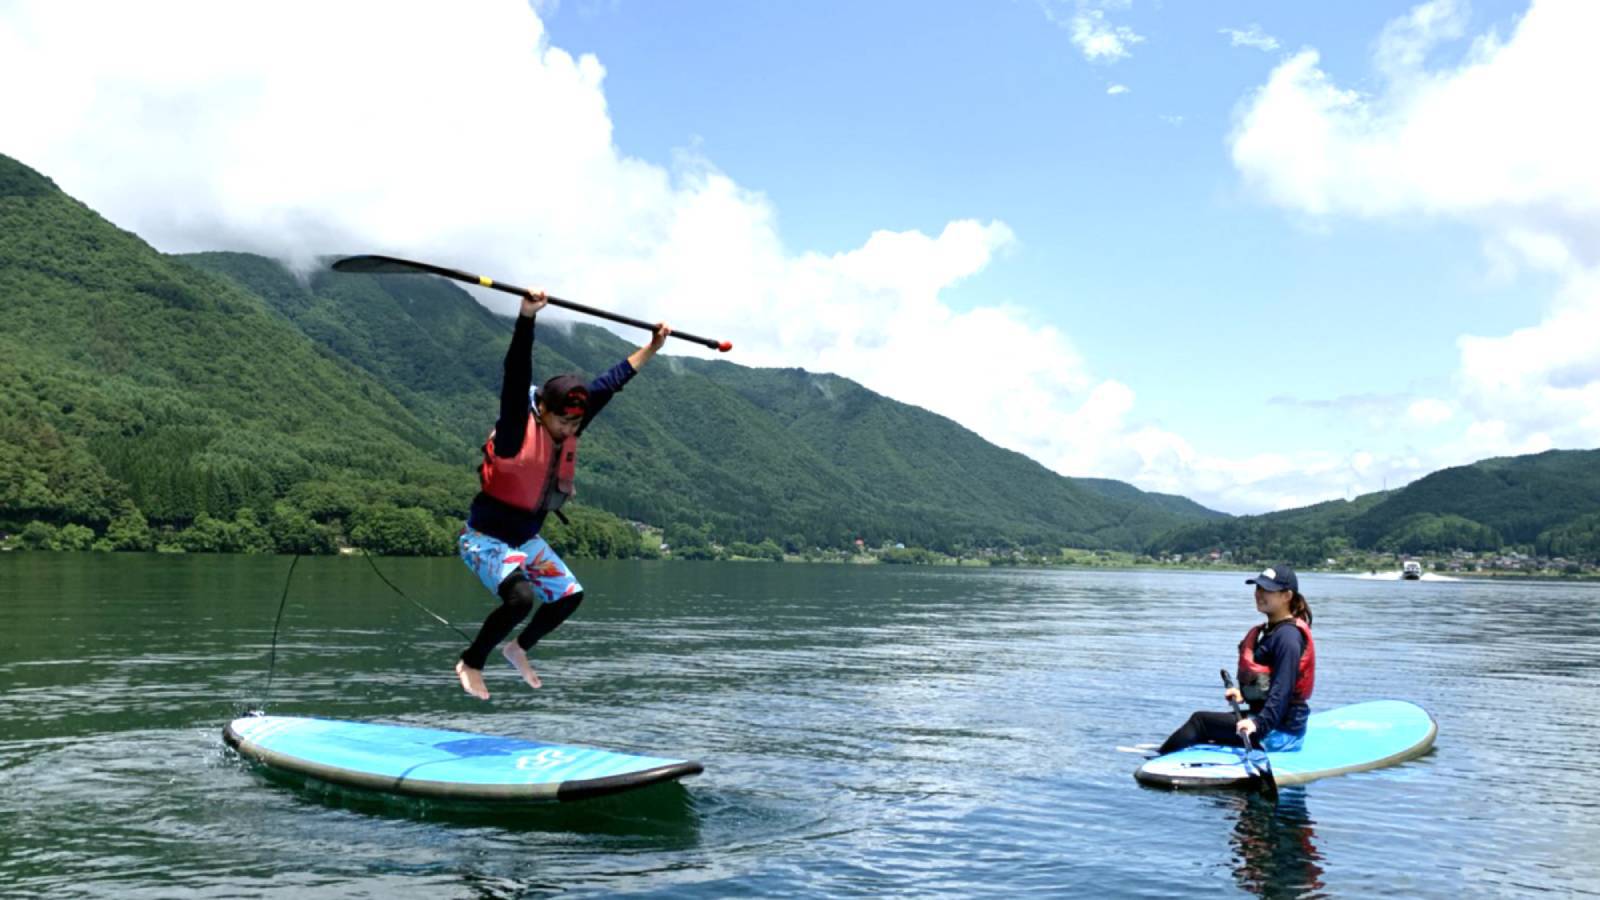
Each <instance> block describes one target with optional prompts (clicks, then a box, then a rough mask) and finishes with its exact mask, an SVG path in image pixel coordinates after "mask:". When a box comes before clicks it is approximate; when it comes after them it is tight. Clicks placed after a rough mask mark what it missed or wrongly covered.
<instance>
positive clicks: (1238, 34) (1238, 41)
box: [1217, 24, 1278, 53]
mask: <svg viewBox="0 0 1600 900" xmlns="http://www.w3.org/2000/svg"><path fill="white" fill-rule="evenodd" d="M1217 33H1218V34H1225V35H1227V36H1228V40H1229V41H1230V42H1231V43H1232V45H1233V46H1235V47H1254V48H1255V49H1257V50H1260V51H1262V52H1265V53H1271V52H1272V51H1273V50H1276V49H1278V39H1277V38H1275V37H1273V36H1272V35H1270V34H1267V33H1266V32H1264V31H1262V30H1261V26H1260V25H1256V24H1251V25H1250V26H1248V27H1246V28H1244V29H1243V30H1240V29H1238V28H1219V29H1217Z"/></svg>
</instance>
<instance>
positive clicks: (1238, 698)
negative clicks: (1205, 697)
mask: <svg viewBox="0 0 1600 900" xmlns="http://www.w3.org/2000/svg"><path fill="white" fill-rule="evenodd" d="M1222 699H1224V700H1226V701H1228V702H1229V703H1243V702H1244V695H1243V694H1241V693H1239V689H1238V688H1236V687H1231V688H1228V689H1227V690H1225V691H1223V692H1222Z"/></svg>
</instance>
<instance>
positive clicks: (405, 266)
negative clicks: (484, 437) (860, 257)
mask: <svg viewBox="0 0 1600 900" xmlns="http://www.w3.org/2000/svg"><path fill="white" fill-rule="evenodd" d="M333 268H334V270H335V271H339V272H369V273H384V274H392V275H399V274H406V273H407V272H408V271H409V272H414V273H426V274H429V275H438V276H441V277H443V278H450V279H453V280H455V281H460V282H464V283H466V284H475V285H478V286H479V287H486V288H492V289H494V290H497V291H504V292H505V293H507V294H516V295H517V296H519V297H529V296H533V295H534V292H533V291H530V290H528V289H527V288H525V287H518V286H517V285H514V284H507V283H505V282H503V281H496V280H494V279H493V278H489V277H487V276H484V275H473V274H471V273H470V272H463V271H461V270H459V269H447V268H445V267H444V266H436V265H433V264H432V263H423V262H415V261H413V260H409V259H399V258H397V257H393V256H349V257H345V258H344V259H341V260H338V261H337V262H335V263H334V264H333ZM544 296H545V299H546V300H548V301H549V302H550V304H551V305H552V306H559V307H561V308H562V309H570V310H572V311H573V312H579V313H583V314H584V315H586V316H594V317H595V318H598V319H605V320H606V321H608V322H616V323H618V324H621V325H632V326H633V327H635V328H643V329H644V330H645V331H655V330H656V325H655V323H653V322H646V321H644V320H643V319H635V318H633V317H632V316H625V315H622V314H621V313H614V312H610V311H608V310H604V309H596V308H595V307H593V306H588V305H585V304H582V303H578V302H575V301H572V300H563V299H561V298H560V297H553V296H551V295H549V294H545V295H544ZM670 336H671V337H675V338H678V339H679V340H684V341H690V342H693V343H696V344H700V345H702V346H705V347H710V348H711V349H713V350H719V351H721V352H723V353H726V352H728V351H729V350H732V349H733V344H731V343H729V342H727V341H714V340H712V339H711V338H706V337H701V336H699V335H697V334H690V333H689V332H687V331H678V330H677V329H673V331H672V334H671V335H670Z"/></svg>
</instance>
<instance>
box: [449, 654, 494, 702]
mask: <svg viewBox="0 0 1600 900" xmlns="http://www.w3.org/2000/svg"><path fill="white" fill-rule="evenodd" d="M456 677H458V678H460V679H461V689H462V690H464V691H466V692H467V693H469V694H471V695H472V696H474V697H477V698H478V699H479V700H487V699H489V689H488V688H486V687H484V686H483V672H482V670H480V669H474V668H472V667H471V666H469V665H467V664H466V663H465V662H462V661H461V660H459V659H458V660H456Z"/></svg>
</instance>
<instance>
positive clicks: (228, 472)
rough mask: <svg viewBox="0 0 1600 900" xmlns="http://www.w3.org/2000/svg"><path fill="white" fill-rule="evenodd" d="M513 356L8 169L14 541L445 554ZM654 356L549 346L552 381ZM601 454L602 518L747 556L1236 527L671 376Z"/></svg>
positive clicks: (413, 309)
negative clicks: (150, 531) (417, 548)
mask: <svg viewBox="0 0 1600 900" xmlns="http://www.w3.org/2000/svg"><path fill="white" fill-rule="evenodd" d="M509 336H510V322H509V320H507V319H504V318H501V317H498V316H495V315H493V314H491V313H490V312H488V311H487V310H486V309H484V308H483V307H482V306H481V305H479V304H478V303H477V302H475V301H474V300H473V299H472V297H471V296H470V295H468V294H467V293H466V292H464V291H462V290H460V289H459V288H457V287H456V286H455V285H453V284H450V283H448V282H445V281H441V280H437V279H431V278H420V277H406V276H351V275H336V274H334V273H331V272H327V271H322V272H317V273H313V274H312V275H311V276H310V277H309V278H306V279H301V278H297V277H295V276H294V275H293V274H291V273H289V272H288V271H286V270H285V269H284V268H283V267H282V266H280V265H279V264H277V263H275V262H273V261H270V260H267V259H264V258H261V257H256V256H251V255H248V254H237V253H204V254H195V255H190V256H182V257H172V256H166V255H163V254H161V253H159V252H157V251H155V250H154V249H152V248H151V247H149V246H148V245H146V244H145V243H144V242H142V241H140V240H139V239H138V238H137V237H136V236H135V235H132V234H129V233H127V232H124V231H121V230H119V229H117V228H115V227H114V226H112V225H111V224H110V223H108V222H106V221H105V220H103V219H102V218H100V217H99V216H98V215H96V214H95V213H94V212H93V211H92V210H89V209H88V208H87V207H85V206H83V205H82V204H81V203H78V202H77V201H75V200H73V199H71V198H70V197H68V196H66V195H65V194H63V193H62V192H61V191H60V190H58V189H57V188H56V186H55V185H54V184H53V183H51V182H50V181H49V180H48V179H47V178H45V177H44V176H42V175H40V174H38V173H36V172H34V171H32V170H31V169H28V168H27V167H26V166H23V165H21V164H20V163H17V162H15V161H14V160H11V159H8V158H6V157H3V156H0V438H3V441H0V528H12V529H15V528H17V527H19V526H21V525H23V524H26V523H27V522H29V521H32V520H40V521H44V522H50V523H54V524H57V525H60V524H65V523H79V524H85V525H89V526H91V527H93V528H95V529H96V530H99V529H101V528H103V527H104V526H105V525H106V523H108V522H109V521H111V520H112V519H114V518H115V517H117V516H118V515H126V514H127V513H128V511H129V510H136V511H137V512H138V514H139V515H140V516H142V517H147V518H148V519H149V520H150V522H151V523H154V524H158V525H171V526H185V525H189V524H191V523H193V522H195V521H196V520H197V519H200V518H202V517H217V518H221V519H227V518H230V517H233V516H235V515H237V514H239V511H240V510H241V509H249V510H254V511H255V512H256V513H260V514H264V512H265V511H266V510H269V509H275V510H277V514H278V515H280V516H282V515H294V514H303V515H306V516H312V517H315V518H316V519H317V520H318V521H322V522H328V521H339V520H342V518H347V517H350V516H351V515H353V514H354V513H356V512H357V511H359V510H360V509H362V508H366V507H370V506H373V505H382V506H392V507H403V508H409V509H418V510H421V511H424V512H426V513H427V514H428V515H431V516H433V517H436V519H437V521H438V522H439V523H440V527H441V528H443V527H445V526H446V525H447V524H448V523H447V522H446V520H447V519H448V518H449V517H450V516H452V515H456V516H459V515H460V514H461V513H462V512H463V511H464V509H465V506H466V503H467V500H468V499H469V498H470V497H471V495H472V493H473V490H474V489H475V479H474V476H473V468H472V467H473V463H474V460H475V459H476V456H477V453H478V447H479V446H481V443H482V441H483V438H484V435H485V433H486V432H487V430H488V428H489V425H490V424H491V422H492V419H493V417H494V413H495V399H496V395H497V391H498V385H499V380H500V367H501V363H502V360H503V358H504V354H505V349H506V344H507V342H508V339H509ZM632 346H633V345H631V344H629V343H627V342H625V341H623V340H621V339H619V338H617V337H615V336H614V335H612V334H610V333H609V332H606V331H604V330H602V329H599V328H595V327H592V326H578V327H575V328H570V329H563V328H559V327H555V326H552V325H545V326H542V327H541V328H540V329H539V333H538V346H537V349H536V351H535V372H536V377H541V378H542V377H544V376H547V375H548V374H551V373H553V372H557V371H567V370H577V371H583V372H587V373H591V374H592V373H597V372H599V371H601V370H603V369H604V368H606V367H607V366H609V365H611V364H612V363H613V362H615V361H616V360H617V359H619V358H621V357H622V356H624V355H626V354H627V353H628V352H629V351H630V350H631V349H632ZM583 456H584V462H583V466H582V472H581V473H580V482H579V484H580V492H581V493H580V499H581V500H582V501H583V502H584V503H585V504H587V505H589V506H590V507H597V508H599V509H602V510H607V511H609V512H611V513H614V514H616V515H619V516H624V517H627V518H631V519H637V520H643V521H646V522H650V523H652V524H655V525H658V526H669V525H688V526H697V527H702V528H703V529H705V530H708V531H709V532H710V534H711V535H712V536H714V537H716V538H718V539H721V540H749V541H755V540H759V539H761V538H764V537H771V538H775V539H778V540H780V541H788V542H790V543H800V544H805V545H813V544H815V545H821V546H845V545H847V544H849V543H850V542H852V541H854V540H855V539H857V538H861V539H863V540H866V541H867V542H869V543H873V544H877V543H880V542H883V541H887V540H901V541H904V542H906V543H908V544H913V545H921V546H927V547H932V548H935V549H946V550H958V549H961V548H964V547H984V546H1007V545H1012V546H1037V547H1058V546H1063V545H1070V546H1079V547H1090V548H1121V549H1136V548H1139V547H1141V546H1143V545H1144V544H1145V543H1147V542H1148V541H1149V540H1151V539H1152V538H1153V537H1154V536H1155V535H1157V534H1159V533H1163V532H1167V531H1170V530H1172V529H1173V528H1174V527H1176V526H1180V525H1182V524H1185V523H1190V522H1200V521H1206V520H1211V519H1215V518H1217V517H1218V516H1220V515H1221V514H1219V513H1215V512H1213V511H1211V510H1206V509H1204V508H1203V507H1200V506H1198V505H1196V504H1193V503H1191V502H1189V501H1186V500H1183V499H1182V498H1178V497H1171V496H1167V495H1158V494H1146V493H1144V492H1142V491H1139V490H1138V489H1136V488H1134V487H1132V486H1131V485H1125V484H1121V483H1120V482H1111V481H1104V480H1099V479H1088V480H1080V479H1070V478H1064V477H1062V476H1060V475H1057V474H1055V473H1053V472H1050V471H1049V470H1047V469H1045V468H1044V467H1043V466H1040V465H1038V464H1037V463H1034V462H1032V461H1031V460H1028V459H1027V458H1025V457H1023V456H1021V455H1019V454H1016V453H1012V452H1010V451H1006V450H1001V449H999V448H996V447H994V446H992V445H990V444H988V443H987V442H985V441H984V440H983V439H982V438H980V437H978V436H977V435H976V434H974V433H972V432H971V431H969V430H967V429H965V428H963V427H961V426H960V425H958V424H956V423H954V422H951V421H950V420H948V419H945V418H943V417H940V416H937V415H934V414H932V413H929V412H927V411H925V410H921V409H918V408H916V407H911V406H907V405H905V404H901V403H897V402H895V401H892V400H888V399H887V398H884V397H881V396H879V395H877V394H874V393H872V392H871V391H868V390H866V389H865V388H863V387H861V386H860V385H858V384H855V383H854V382H851V381H849V380H847V379H843V378H839V377H837V376H832V375H819V374H812V373H807V372H804V371H801V370H794V369H791V370H773V369H750V368H745V367H742V366H737V365H733V364H730V363H726V362H722V361H709V360H698V359H686V358H680V357H671V356H663V357H661V358H658V360H657V361H656V362H654V363H653V364H652V365H651V366H650V367H649V368H647V369H646V371H645V372H644V373H643V375H641V377H639V378H638V379H636V380H635V381H634V382H633V383H631V384H630V385H629V386H628V388H627V389H626V391H625V392H624V393H623V395H622V396H620V397H619V398H618V400H617V401H616V402H615V403H614V404H613V405H612V406H611V407H610V408H608V410H607V412H606V415H605V416H604V417H602V418H601V419H600V420H599V421H598V422H597V424H596V426H595V427H594V428H593V429H592V431H591V433H590V434H589V435H588V436H587V437H586V439H585V442H584V448H583ZM346 524H348V523H346Z"/></svg>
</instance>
